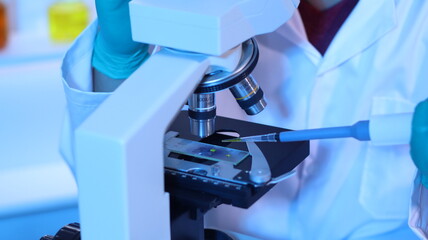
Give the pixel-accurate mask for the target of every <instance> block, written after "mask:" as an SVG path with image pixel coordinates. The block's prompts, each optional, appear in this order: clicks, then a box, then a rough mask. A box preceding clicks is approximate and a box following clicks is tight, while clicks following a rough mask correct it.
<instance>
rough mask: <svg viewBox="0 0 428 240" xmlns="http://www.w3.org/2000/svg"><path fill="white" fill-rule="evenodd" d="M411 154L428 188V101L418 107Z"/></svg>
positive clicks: (414, 120)
mask: <svg viewBox="0 0 428 240" xmlns="http://www.w3.org/2000/svg"><path fill="white" fill-rule="evenodd" d="M410 153H411V155H412V159H413V161H414V162H415V165H416V166H417V167H418V169H419V171H420V172H421V174H422V184H423V185H424V186H425V187H426V188H428V99H426V100H425V101H423V102H420V103H419V104H418V105H417V106H416V109H415V113H414V115H413V121H412V138H411V141H410Z"/></svg>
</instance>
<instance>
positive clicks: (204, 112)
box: [188, 93, 216, 138]
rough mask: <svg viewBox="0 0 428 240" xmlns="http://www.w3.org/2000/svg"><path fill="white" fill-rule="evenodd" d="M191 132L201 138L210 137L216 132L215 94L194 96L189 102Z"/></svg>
mask: <svg viewBox="0 0 428 240" xmlns="http://www.w3.org/2000/svg"><path fill="white" fill-rule="evenodd" d="M188 104H189V111H188V112H189V118H190V132H191V133H192V134H193V135H196V136H199V137H201V138H203V137H208V136H209V135H211V134H213V133H214V131H215V127H214V126H215V116H216V106H215V94H214V93H201V94H195V93H194V94H192V95H191V96H190V97H189V100H188Z"/></svg>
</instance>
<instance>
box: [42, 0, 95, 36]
mask: <svg viewBox="0 0 428 240" xmlns="http://www.w3.org/2000/svg"><path fill="white" fill-rule="evenodd" d="M48 14H49V31H50V36H51V39H52V40H53V41H54V42H71V41H73V40H74V39H75V38H76V37H77V36H78V35H79V34H80V33H81V32H82V31H83V29H85V27H86V26H87V25H88V21H89V9H88V8H87V7H86V5H85V4H84V3H83V2H79V1H76V2H57V3H54V4H52V5H51V6H50V7H49V10H48Z"/></svg>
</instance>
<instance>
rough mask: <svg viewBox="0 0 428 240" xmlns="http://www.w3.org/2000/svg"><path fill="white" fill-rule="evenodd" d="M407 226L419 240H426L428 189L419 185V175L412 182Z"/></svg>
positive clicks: (427, 235) (427, 233) (427, 228)
mask: <svg viewBox="0 0 428 240" xmlns="http://www.w3.org/2000/svg"><path fill="white" fill-rule="evenodd" d="M409 225H410V227H412V229H413V231H414V232H415V233H416V234H417V235H418V236H419V237H420V238H421V239H428V189H427V188H426V187H424V186H423V185H422V184H421V176H420V173H418V175H417V176H416V179H415V182H414V188H413V195H412V206H411V208H410V217H409Z"/></svg>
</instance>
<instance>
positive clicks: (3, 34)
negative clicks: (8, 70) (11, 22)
mask: <svg viewBox="0 0 428 240" xmlns="http://www.w3.org/2000/svg"><path fill="white" fill-rule="evenodd" d="M7 35H8V30H7V15H6V6H5V5H4V4H3V3H1V2H0V49H2V48H4V47H5V46H6V43H7Z"/></svg>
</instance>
